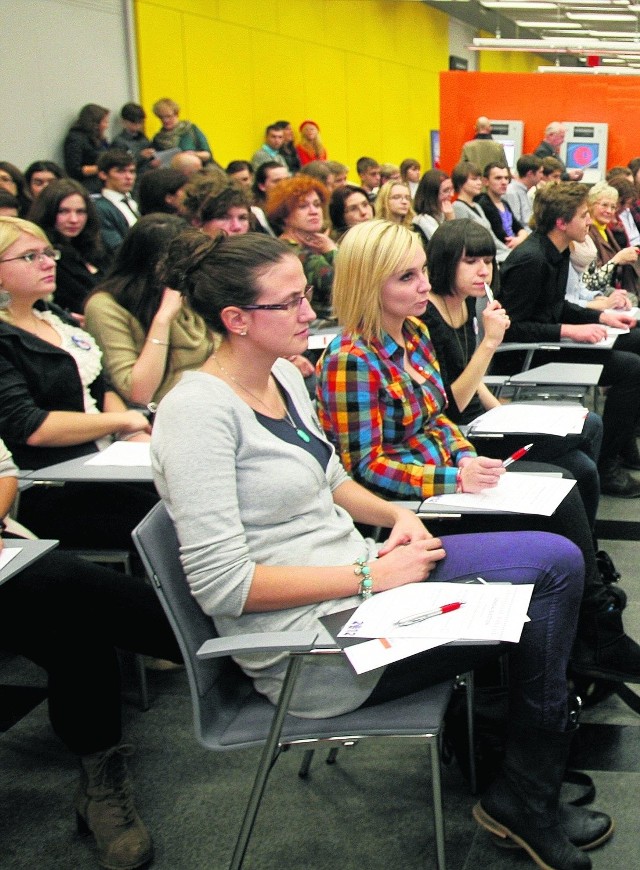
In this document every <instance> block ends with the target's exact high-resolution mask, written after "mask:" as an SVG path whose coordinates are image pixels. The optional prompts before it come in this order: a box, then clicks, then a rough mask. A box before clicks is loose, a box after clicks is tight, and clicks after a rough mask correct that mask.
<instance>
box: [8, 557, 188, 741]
mask: <svg viewBox="0 0 640 870" xmlns="http://www.w3.org/2000/svg"><path fill="white" fill-rule="evenodd" d="M0 643H1V644H2V647H3V649H6V650H9V651H10V652H14V653H16V654H19V655H23V656H25V657H26V658H28V659H31V661H33V662H35V663H36V664H37V665H40V667H42V668H44V669H45V670H46V671H47V674H48V703H49V716H50V719H51V724H52V726H53V729H54V731H55V732H56V734H57V735H58V736H59V737H60V739H61V740H62V741H63V742H64V743H65V744H66V746H67V747H68V748H69V749H70V750H71V751H72V752H74V753H77V754H78V755H89V754H91V753H93V752H100V751H102V750H105V749H108V748H109V747H111V746H114V745H116V744H117V743H118V742H119V741H120V739H121V730H120V707H121V698H120V689H121V687H120V669H119V663H118V658H117V654H116V647H117V648H120V649H125V650H131V651H132V652H138V653H143V654H145V655H151V656H156V657H158V658H166V659H170V660H172V661H177V662H179V661H181V656H180V651H179V649H178V645H177V643H176V640H175V638H174V635H173V632H172V630H171V627H170V626H169V623H168V622H167V620H166V618H165V616H164V613H163V611H162V608H161V607H160V604H159V603H158V600H157V598H156V596H155V593H154V592H153V590H152V589H151V587H150V586H148V585H146V584H145V583H144V582H142V581H140V580H138V579H136V578H134V577H128V576H126V575H124V574H119V573H118V572H117V571H111V570H109V569H107V568H102V567H100V566H99V565H94V564H92V563H90V562H85V561H84V560H82V559H78V558H76V557H75V556H72V555H70V554H68V553H62V552H56V551H53V552H51V553H48V554H47V555H46V556H44V557H43V558H42V559H40V560H39V561H38V562H35V563H34V564H33V565H31V566H29V567H28V568H26V569H25V570H24V571H22V572H21V573H20V574H17V575H16V576H15V577H12V578H11V579H10V580H8V581H7V582H6V583H4V584H3V585H2V586H0Z"/></svg>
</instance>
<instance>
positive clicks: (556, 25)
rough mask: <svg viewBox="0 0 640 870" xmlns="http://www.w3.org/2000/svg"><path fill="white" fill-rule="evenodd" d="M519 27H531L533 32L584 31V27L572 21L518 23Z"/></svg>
mask: <svg viewBox="0 0 640 870" xmlns="http://www.w3.org/2000/svg"><path fill="white" fill-rule="evenodd" d="M516 24H517V25H518V27H529V28H530V29H533V30H538V29H540V30H560V29H562V30H582V25H581V24H578V23H577V22H573V23H572V22H571V21H526V20H522V21H516Z"/></svg>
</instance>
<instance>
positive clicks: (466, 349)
mask: <svg viewBox="0 0 640 870" xmlns="http://www.w3.org/2000/svg"><path fill="white" fill-rule="evenodd" d="M442 301H443V302H444V307H445V308H446V310H447V316H448V317H449V323H450V325H451V328H452V330H453V335H454V337H455V340H456V342H457V344H458V347H459V349H460V354H461V356H462V362H463V368H466V367H467V365H468V363H469V339H468V336H467V328H466V321H465V320H464V312H463V313H462V323H461V324H460V326H456V325H455V323H454V321H453V317H452V316H451V312H450V311H449V306H448V305H447V300H446V297H444V296H443V297H442ZM460 329H462V335H463V337H464V349H463V347H462V342H461V341H460V335H459V332H460Z"/></svg>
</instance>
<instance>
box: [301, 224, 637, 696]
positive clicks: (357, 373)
mask: <svg viewBox="0 0 640 870" xmlns="http://www.w3.org/2000/svg"><path fill="white" fill-rule="evenodd" d="M453 225H454V222H452V223H451V226H453ZM438 232H440V230H438ZM429 289H430V285H429V281H428V278H427V275H426V256H425V252H424V249H423V247H422V244H421V242H420V239H419V238H418V236H417V235H416V234H415V233H412V232H410V231H409V230H406V229H405V228H404V227H400V226H397V225H396V224H390V223H388V222H386V221H372V222H370V223H368V224H361V225H360V226H358V227H354V228H353V229H351V230H349V232H348V233H347V235H346V236H345V237H344V240H343V243H342V246H341V248H340V254H339V256H338V258H337V269H336V281H335V290H334V302H335V308H336V314H337V316H338V321H339V323H340V324H341V326H342V328H343V331H342V333H341V334H340V335H338V336H336V338H335V339H334V340H333V341H332V343H331V344H330V345H329V347H328V348H327V350H326V351H325V354H324V356H323V357H322V360H321V362H320V363H319V366H318V368H319V373H318V403H319V417H320V421H321V423H322V425H323V427H324V429H325V432H326V433H327V435H328V436H329V438H330V439H331V441H332V442H333V443H334V444H335V446H336V449H337V450H338V453H339V454H340V457H341V459H342V461H343V463H344V465H345V468H346V469H347V471H348V472H350V473H351V474H352V475H353V477H354V479H355V480H357V481H358V482H360V483H361V484H363V485H364V486H366V487H368V488H370V489H372V490H373V491H374V492H377V493H379V494H380V495H382V496H384V497H386V498H391V499H403V498H404V499H423V498H426V497H428V496H432V495H439V494H442V493H452V492H470V493H477V492H481V491H482V490H485V489H487V488H489V487H492V486H495V485H496V484H497V482H498V480H499V477H500V475H502V474H503V472H504V470H505V469H504V467H503V465H502V459H498V458H490V457H487V456H477V455H476V451H475V449H474V447H473V446H472V444H471V443H470V442H469V441H467V440H466V439H465V438H464V437H463V436H462V433H461V432H460V430H459V429H458V427H457V426H456V425H455V424H454V423H452V422H451V420H450V419H449V417H448V416H447V414H446V408H447V394H446V391H445V388H444V385H443V383H442V378H441V376H440V371H439V367H438V363H437V359H436V356H435V353H434V350H433V345H432V344H431V340H430V338H429V333H428V331H427V328H426V327H425V325H424V323H423V322H422V320H421V319H420V318H421V317H422V315H423V314H424V312H425V309H426V307H427V298H428V293H429ZM499 316H504V315H499ZM506 457H507V454H503V455H502V458H503V459H505V458H506ZM545 469H547V470H548V467H546V466H542V467H541V466H540V464H539V463H526V462H517V463H514V464H513V465H512V466H511V467H510V471H527V470H528V471H541V470H545ZM551 470H552V471H556V472H558V471H561V469H560V468H558V467H557V466H551ZM567 476H570V475H567ZM506 529H508V530H513V529H540V530H545V531H552V532H556V533H557V534H561V535H564V536H565V537H567V538H569V539H570V540H572V541H574V543H576V544H577V545H578V547H579V548H580V549H581V550H582V554H583V556H584V561H585V590H584V596H583V602H582V607H581V611H580V621H579V625H578V640H577V643H576V646H575V649H574V651H573V654H572V661H571V664H572V668H573V670H574V671H575V672H576V673H579V674H584V675H586V676H597V677H603V678H605V679H610V680H618V681H620V680H623V681H627V680H629V681H631V682H640V646H638V644H636V643H635V641H633V640H631V638H629V637H627V635H626V634H625V633H624V629H623V626H622V616H621V611H620V607H619V602H618V599H617V598H616V597H615V596H614V595H612V594H611V592H610V590H609V587H608V586H607V585H606V584H605V583H604V582H603V580H602V578H601V576H600V572H599V570H598V565H597V562H596V555H595V549H594V543H593V537H592V533H591V528H590V525H589V521H588V519H587V515H586V513H585V509H584V505H583V503H582V499H581V498H580V495H579V493H578V492H577V491H576V489H575V488H574V489H573V490H572V491H571V492H570V493H569V494H568V495H567V497H566V498H565V499H564V500H563V501H562V502H561V503H560V505H558V507H557V509H556V511H555V512H554V514H553V516H551V517H542V516H536V515H533V514H507V515H505V514H488V513H482V514H478V513H476V514H473V515H468V514H467V515H463V516H462V517H461V518H460V519H458V520H446V521H445V520H441V521H439V524H438V530H439V531H440V530H443V531H444V532H453V533H455V532H456V531H465V532H466V531H496V530H506Z"/></svg>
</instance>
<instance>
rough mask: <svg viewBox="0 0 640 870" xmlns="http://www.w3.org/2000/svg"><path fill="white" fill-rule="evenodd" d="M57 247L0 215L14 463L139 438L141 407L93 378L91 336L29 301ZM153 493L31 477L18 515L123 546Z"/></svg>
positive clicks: (44, 284)
mask: <svg viewBox="0 0 640 870" xmlns="http://www.w3.org/2000/svg"><path fill="white" fill-rule="evenodd" d="M42 195H43V196H44V195H45V194H42ZM58 257H59V252H58V251H57V250H55V249H54V248H52V247H51V243H50V242H49V240H48V238H47V237H46V236H45V234H44V233H43V231H42V230H41V229H40V227H38V226H36V224H33V223H30V222H29V221H24V220H21V219H19V218H10V217H0V289H1V290H2V299H1V300H0V301H1V303H2V310H0V438H2V439H3V440H4V441H5V443H6V445H7V447H8V448H9V449H10V450H11V452H12V453H13V457H14V460H15V461H16V463H17V464H18V466H19V467H20V468H22V469H38V468H44V467H46V466H47V465H53V464H54V463H57V462H63V461H64V460H67V459H75V458H76V457H79V456H85V455H87V454H90V453H94V452H96V451H97V450H98V449H99V448H101V447H105V446H106V445H107V444H109V443H110V442H111V441H112V439H113V438H114V437H116V438H121V439H125V440H129V439H135V440H147V441H148V440H149V432H150V427H149V423H148V421H147V419H146V417H144V416H143V415H142V414H140V413H139V412H138V411H130V410H127V407H126V406H125V404H124V402H123V401H122V399H121V398H120V397H119V396H118V395H117V394H116V393H115V392H113V390H111V389H110V387H109V385H108V384H107V382H106V381H105V379H104V378H103V376H102V364H101V353H100V350H99V348H98V346H97V345H96V343H95V341H94V339H93V338H92V336H91V335H89V333H88V332H85V331H84V330H82V329H80V327H79V326H76V325H71V324H70V323H67V322H64V321H62V320H61V319H60V318H59V317H57V316H56V315H55V314H52V313H50V312H49V311H40V310H39V309H38V308H36V307H35V305H36V303H41V302H42V301H43V300H46V299H48V298H49V297H50V296H51V294H52V293H53V292H54V290H55V288H56V261H57V260H58ZM155 501H156V498H155V495H154V493H153V492H152V491H151V490H149V491H147V490H146V489H144V488H142V487H138V486H129V485H126V484H108V483H101V484H100V485H99V486H97V485H93V486H92V485H89V484H82V483H67V484H65V485H64V486H61V487H51V486H34V487H31V489H28V490H26V491H25V492H24V493H22V497H21V499H20V514H19V519H20V520H21V522H24V524H25V525H26V526H28V527H29V528H31V529H32V530H33V531H34V532H35V533H36V534H37V535H39V536H41V537H43V536H44V537H53V538H58V539H60V540H61V541H62V542H63V543H64V544H65V545H66V546H70V547H74V546H75V547H81V548H87V547H88V548H104V547H118V548H124V549H130V547H131V538H130V535H131V529H132V528H133V526H134V525H135V523H136V522H137V521H138V520H139V519H141V518H142V517H143V516H144V515H145V513H147V511H148V510H149V509H150V508H151V507H152V506H153V504H154V503H155Z"/></svg>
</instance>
